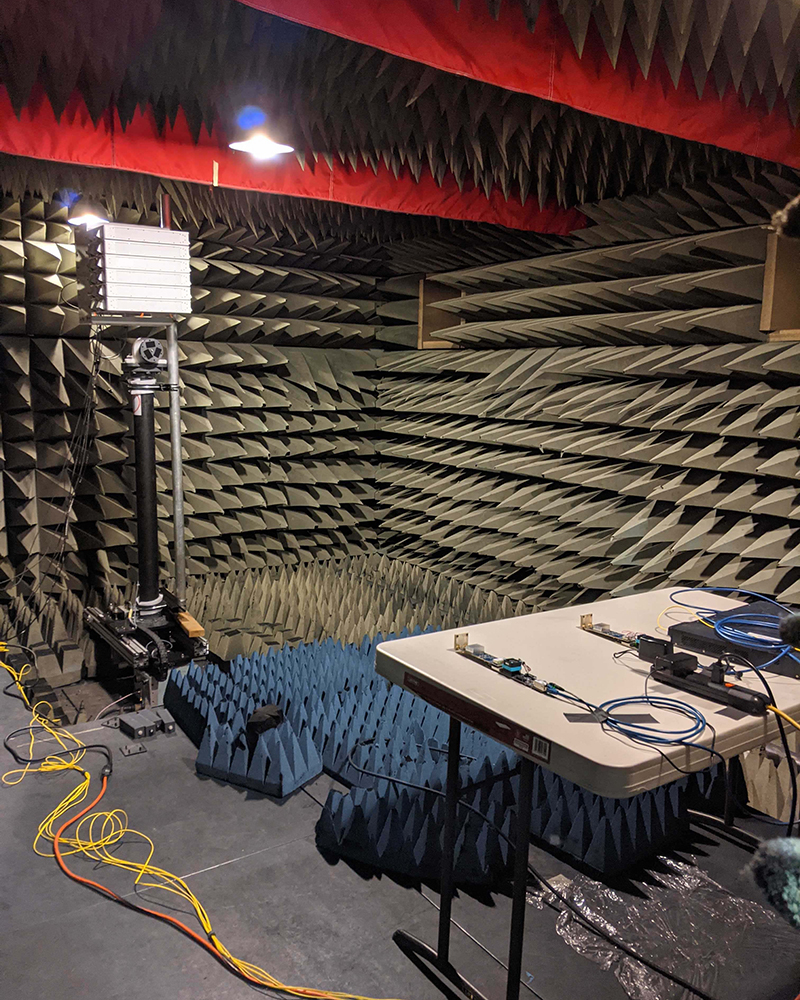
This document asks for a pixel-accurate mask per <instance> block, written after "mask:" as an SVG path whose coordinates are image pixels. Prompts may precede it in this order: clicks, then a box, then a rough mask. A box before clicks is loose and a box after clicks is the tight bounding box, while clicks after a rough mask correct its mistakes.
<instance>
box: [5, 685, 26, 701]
mask: <svg viewBox="0 0 800 1000" xmlns="http://www.w3.org/2000/svg"><path fill="white" fill-rule="evenodd" d="M15 687H17V682H16V681H11V683H10V684H6V686H5V687H4V688H3V694H5V695H8V697H9V698H16V699H17V701H21V702H22V703H23V704H25V699H24V698H23V697H22V695H21V694H20V693H19V691H9V688H15Z"/></svg>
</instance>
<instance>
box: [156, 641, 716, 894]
mask: <svg viewBox="0 0 800 1000" xmlns="http://www.w3.org/2000/svg"><path fill="white" fill-rule="evenodd" d="M382 641H383V637H382V636H376V637H375V638H374V639H371V638H369V637H368V636H365V637H364V639H363V640H362V641H361V642H360V643H359V644H358V645H355V644H350V645H343V644H342V643H340V642H336V641H334V640H333V639H326V640H325V641H323V642H313V643H307V644H301V645H299V646H295V647H293V648H290V647H288V646H287V647H283V648H281V649H270V650H269V651H268V652H267V653H266V654H260V653H257V654H253V655H252V656H249V657H242V656H239V657H236V659H235V660H233V661H231V663H230V664H229V667H228V669H227V670H225V669H223V668H221V667H219V666H217V665H216V664H211V665H209V666H207V667H205V668H200V667H198V666H195V665H190V667H189V668H188V669H187V670H185V671H173V672H172V674H171V675H170V678H169V682H168V685H167V689H166V694H165V698H164V704H165V706H166V707H167V708H168V709H169V710H170V711H171V712H172V714H173V716H174V717H175V719H176V721H177V722H178V724H179V725H180V726H181V728H182V729H183V730H184V732H185V733H186V734H187V736H188V737H189V738H190V739H191V740H192V741H193V742H194V743H195V745H196V746H197V747H198V751H197V760H196V768H197V771H198V772H199V773H200V774H205V775H209V776H211V777H214V778H217V779H219V780H223V781H228V782H231V783H232V784H235V785H240V786H242V787H245V788H250V789H254V790H256V791H259V792H262V793H265V794H267V795H271V796H275V797H283V796H286V795H289V794H291V793H292V792H294V791H295V790H296V789H298V788H300V787H301V786H302V785H304V784H305V783H307V782H309V781H311V780H313V779H314V778H315V777H317V776H318V775H319V774H321V773H322V771H323V770H324V771H326V772H327V773H328V774H330V775H332V776H333V777H334V778H336V779H337V780H338V781H339V782H341V783H342V784H343V785H344V786H345V787H346V788H348V789H349V791H345V792H342V791H335V790H332V791H331V792H330V793H329V794H328V797H327V801H326V803H325V805H324V807H323V809H322V814H321V816H320V819H319V822H318V824H317V831H316V835H317V843H318V845H319V846H320V847H321V848H323V849H325V850H328V851H332V852H335V853H336V854H339V855H342V856H344V857H348V858H351V859H353V860H357V861H359V862H362V863H367V864H370V865H374V866H375V867H377V868H380V869H383V870H387V871H393V872H398V873H402V874H404V875H408V876H412V877H418V878H434V879H435V878H438V877H439V875H440V873H441V850H442V845H441V831H442V824H443V821H444V800H443V797H442V794H441V793H442V792H443V790H444V787H445V781H446V771H447V757H448V748H447V737H448V732H449V719H448V717H447V715H446V714H445V713H443V712H441V711H439V710H438V709H436V708H434V707H433V706H432V705H428V704H427V703H426V702H424V701H422V700H421V699H419V698H416V697H415V696H413V695H412V694H411V693H410V692H408V691H405V690H403V689H402V688H399V687H397V686H395V685H390V684H389V683H388V682H387V681H385V680H384V679H383V678H381V677H380V676H379V675H378V674H377V673H376V672H375V665H374V657H375V646H376V645H377V644H378V643H379V642H382ZM266 704H277V705H279V706H280V707H281V708H282V709H283V712H284V721H283V722H282V723H281V724H280V725H279V726H278V727H276V728H275V729H270V730H267V731H266V732H265V733H262V734H261V735H260V736H259V738H258V740H257V741H256V743H255V745H254V746H248V743H247V740H246V737H245V727H246V723H247V719H248V718H249V716H250V715H251V713H252V712H253V711H254V709H256V708H258V707H259V706H261V705H266ZM518 764H519V761H518V759H517V757H516V755H515V754H514V752H513V751H512V750H510V749H509V748H508V747H505V746H503V745H502V744H499V743H497V742H496V741H494V740H492V739H491V738H490V737H488V736H485V735H484V734H482V733H480V732H477V731H476V730H473V729H471V728H469V727H467V726H463V727H462V738H461V760H460V766H459V776H460V782H461V800H462V801H463V802H464V803H465V804H467V805H469V806H472V807H474V809H475V810H477V811H478V812H479V813H481V814H482V815H484V816H486V817H488V818H489V819H490V820H491V823H486V822H483V821H482V820H481V819H480V817H479V816H478V815H476V814H475V812H473V811H470V810H469V809H466V808H461V807H460V808H459V810H458V830H457V838H456V855H455V868H456V878H457V879H458V880H459V881H461V882H462V883H478V884H489V885H496V884H498V883H500V882H502V881H503V880H504V879H506V878H507V877H508V876H509V874H510V866H511V864H512V860H513V858H512V855H513V851H511V850H510V848H509V843H508V838H512V839H513V837H514V830H515V820H514V810H515V807H516V800H517V791H518V785H519V775H518ZM391 779H398V780H397V781H393V780H391ZM402 782H407V783H409V784H410V785H414V786H418V787H416V788H412V787H407V786H406V785H403V784H401V783H402ZM714 783H715V778H714V775H713V773H712V772H704V773H701V775H700V776H699V777H694V776H693V777H691V778H686V777H684V778H681V779H680V780H678V781H675V782H673V783H672V784H670V785H665V786H663V787H661V788H658V789H654V790H653V791H649V792H644V793H642V794H640V795H637V796H634V797H633V798H630V799H608V798H603V797H601V796H598V795H594V794H593V793H591V792H588V791H587V790H586V789H583V788H580V787H579V786H577V785H575V784H573V783H572V782H570V781H567V780H565V779H562V778H559V777H558V776H557V775H555V774H553V773H552V772H550V771H547V770H545V769H544V768H540V767H537V768H536V769H535V772H534V788H533V805H532V809H531V833H532V835H533V836H534V837H535V838H537V839H539V840H540V841H541V842H542V843H543V844H544V845H546V846H548V847H549V848H551V849H553V850H555V851H557V852H562V853H563V854H566V855H569V856H571V857H573V858H577V859H579V860H580V861H582V862H584V863H585V864H587V865H588V866H590V867H592V868H594V869H597V870H598V871H600V872H602V873H606V874H614V873H617V872H620V871H623V870H624V869H625V868H627V867H629V866H630V865H632V864H635V863H636V862H637V861H639V860H641V859H643V858H645V857H647V856H648V855H651V854H653V853H654V852H656V851H658V850H660V849H662V848H663V847H664V846H665V845H666V844H667V843H668V842H669V841H671V840H674V839H675V838H676V837H677V836H678V835H679V834H681V833H682V832H683V831H684V830H685V828H686V825H687V801H688V798H689V796H690V794H691V795H694V796H695V797H696V795H697V794H698V793H699V794H701V795H702V794H705V795H707V794H708V791H709V789H710V788H711V786H712V785H713V784H714ZM504 835H505V836H504Z"/></svg>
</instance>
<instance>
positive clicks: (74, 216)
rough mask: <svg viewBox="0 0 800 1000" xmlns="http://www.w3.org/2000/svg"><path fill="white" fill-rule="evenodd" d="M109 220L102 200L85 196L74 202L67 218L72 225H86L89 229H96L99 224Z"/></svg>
mask: <svg viewBox="0 0 800 1000" xmlns="http://www.w3.org/2000/svg"><path fill="white" fill-rule="evenodd" d="M108 221H109V220H108V215H107V214H106V210H105V209H104V208H103V206H102V205H101V204H100V202H99V201H96V200H95V199H93V198H85V197H83V196H81V197H80V198H78V200H77V201H76V202H74V204H73V206H72V208H71V209H70V210H69V218H68V219H67V222H69V224H70V225H72V226H86V228H87V229H96V228H97V226H102V225H103V223H104V222H108Z"/></svg>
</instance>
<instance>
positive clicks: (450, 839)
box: [438, 718, 461, 962]
mask: <svg viewBox="0 0 800 1000" xmlns="http://www.w3.org/2000/svg"><path fill="white" fill-rule="evenodd" d="M460 762H461V723H460V722H459V721H458V719H453V718H451V719H450V738H449V739H448V741H447V786H446V797H445V801H444V832H443V834H442V883H441V905H440V908H439V946H438V951H439V960H440V961H441V962H448V961H449V960H450V914H451V911H452V908H453V867H454V865H455V853H456V820H457V818H458V817H457V812H458V793H459V785H460V781H459V771H458V768H459V764H460Z"/></svg>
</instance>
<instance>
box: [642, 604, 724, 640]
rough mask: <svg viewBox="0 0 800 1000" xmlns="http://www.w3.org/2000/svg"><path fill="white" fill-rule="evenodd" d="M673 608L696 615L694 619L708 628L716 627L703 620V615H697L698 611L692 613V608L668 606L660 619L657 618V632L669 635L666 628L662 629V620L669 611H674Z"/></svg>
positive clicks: (677, 605)
mask: <svg viewBox="0 0 800 1000" xmlns="http://www.w3.org/2000/svg"><path fill="white" fill-rule="evenodd" d="M673 608H680V610H681V611H685V612H687V613H688V614H690V615H694V617H695V618H696V619H697V620H698V621H699V622H702V623H703V624H704V625H706V626H707V627H708V628H713V627H714V626H713V625H711V624H709V622H707V621H706V620H705V618H703V617H702V615H699V614H698V613H697V612H696V611H692V609H691V608H686V607H684V606H683V605H682V604H669V605H668V606H667V607H666V608H664V610H663V611H662V612H661V613H660V614H659V616H658V618H656V632H663V633H664V635H667V630H666V629H665V628H662V627H661V619H662V618H663V617H664V615H665V614H666V613H667V612H668V611H672V609H673Z"/></svg>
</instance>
